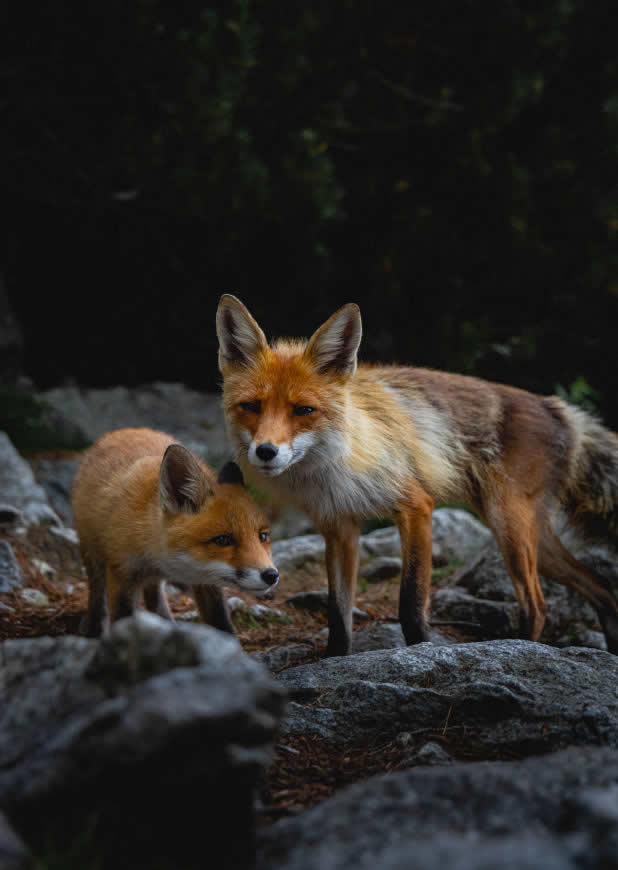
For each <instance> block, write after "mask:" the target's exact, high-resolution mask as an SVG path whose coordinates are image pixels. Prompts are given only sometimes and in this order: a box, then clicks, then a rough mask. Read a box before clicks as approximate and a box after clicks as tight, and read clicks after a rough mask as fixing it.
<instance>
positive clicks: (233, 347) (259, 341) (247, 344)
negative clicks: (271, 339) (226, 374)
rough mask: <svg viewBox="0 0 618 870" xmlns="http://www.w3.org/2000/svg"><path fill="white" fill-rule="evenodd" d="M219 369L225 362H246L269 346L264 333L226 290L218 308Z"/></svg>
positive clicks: (240, 303)
mask: <svg viewBox="0 0 618 870" xmlns="http://www.w3.org/2000/svg"><path fill="white" fill-rule="evenodd" d="M217 335H218V336H219V370H220V371H221V372H223V369H224V367H225V366H232V365H244V366H246V365H249V364H250V363H251V362H252V360H253V359H255V357H256V355H257V354H258V353H259V351H260V350H264V349H265V348H266V347H268V342H267V341H266V336H265V335H264V333H263V332H262V330H261V329H260V327H259V326H258V325H257V323H256V321H255V320H254V319H253V317H251V315H250V314H249V312H248V311H247V309H246V308H245V306H244V305H243V304H242V302H241V301H240V299H237V298H236V297H235V296H230V295H229V294H228V293H226V294H225V295H224V296H222V297H221V299H220V300H219V307H218V308H217Z"/></svg>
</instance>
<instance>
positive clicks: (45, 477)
mask: <svg viewBox="0 0 618 870" xmlns="http://www.w3.org/2000/svg"><path fill="white" fill-rule="evenodd" d="M79 462H80V460H79V457H77V456H71V457H62V458H59V459H39V460H35V461H33V464H32V468H33V471H34V476H35V477H36V480H37V483H39V484H40V485H41V486H42V487H43V489H44V490H45V493H46V495H47V498H48V499H49V503H50V504H51V506H52V508H53V509H54V510H55V511H56V513H57V514H58V516H59V517H60V518H61V519H62V521H63V522H64V523H66V524H67V525H72V524H73V508H72V506H71V490H72V487H73V480H74V479H75V475H76V474H77V469H78V468H79Z"/></svg>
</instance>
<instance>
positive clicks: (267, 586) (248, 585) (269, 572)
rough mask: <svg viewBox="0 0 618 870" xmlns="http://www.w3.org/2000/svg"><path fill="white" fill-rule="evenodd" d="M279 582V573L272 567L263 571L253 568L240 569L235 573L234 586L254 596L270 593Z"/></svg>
mask: <svg viewBox="0 0 618 870" xmlns="http://www.w3.org/2000/svg"><path fill="white" fill-rule="evenodd" d="M278 582H279V572H278V571H277V569H276V568H275V567H274V566H273V567H270V568H266V569H265V570H264V571H257V570H256V569H255V568H241V569H240V570H238V571H237V572H236V585H237V586H238V587H239V588H240V589H244V590H246V591H247V592H254V593H256V594H259V593H266V592H270V591H271V590H272V589H274V588H275V586H276V585H277V583H278Z"/></svg>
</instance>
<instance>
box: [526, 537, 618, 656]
mask: <svg viewBox="0 0 618 870" xmlns="http://www.w3.org/2000/svg"><path fill="white" fill-rule="evenodd" d="M539 566H540V571H541V574H542V575H543V576H544V577H547V578H548V579H549V580H555V581H556V582H557V583H563V584H564V585H565V586H571V587H572V588H573V589H575V590H576V591H577V592H579V593H580V594H581V595H583V596H584V598H587V599H588V601H590V603H591V604H592V606H593V607H594V608H595V610H596V611H597V614H598V616H599V622H600V623H601V627H602V628H603V632H604V634H605V639H606V641H607V649H608V650H609V652H612V653H614V654H615V655H618V607H617V606H616V601H615V599H614V597H613V595H612V594H611V592H609V591H608V590H607V589H606V588H605V587H604V586H602V585H601V583H600V582H599V581H598V580H597V579H596V577H595V576H594V574H592V573H591V572H590V571H588V570H587V569H586V568H584V566H583V565H582V564H581V563H580V562H578V561H577V559H576V558H575V557H574V556H572V555H571V553H569V551H568V550H567V549H566V547H565V546H564V545H563V544H562V542H561V541H560V539H559V538H558V536H557V535H555V534H554V533H553V532H552V531H551V529H549V528H548V529H545V530H544V533H543V535H542V536H541V542H540V547H539Z"/></svg>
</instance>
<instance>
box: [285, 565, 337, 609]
mask: <svg viewBox="0 0 618 870" xmlns="http://www.w3.org/2000/svg"><path fill="white" fill-rule="evenodd" d="M273 561H274V560H273ZM285 603H286V604H290V605H291V606H292V607H296V608H297V609H298V610H310V611H311V612H312V613H326V612H327V611H328V589H312V590H309V591H308V592H297V593H296V595H292V596H291V597H290V598H286V601H285Z"/></svg>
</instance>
